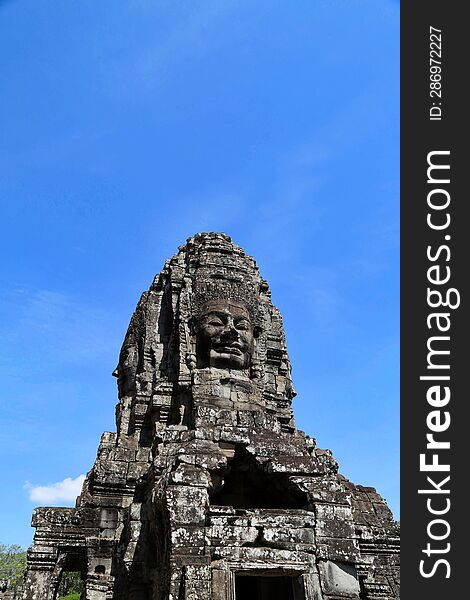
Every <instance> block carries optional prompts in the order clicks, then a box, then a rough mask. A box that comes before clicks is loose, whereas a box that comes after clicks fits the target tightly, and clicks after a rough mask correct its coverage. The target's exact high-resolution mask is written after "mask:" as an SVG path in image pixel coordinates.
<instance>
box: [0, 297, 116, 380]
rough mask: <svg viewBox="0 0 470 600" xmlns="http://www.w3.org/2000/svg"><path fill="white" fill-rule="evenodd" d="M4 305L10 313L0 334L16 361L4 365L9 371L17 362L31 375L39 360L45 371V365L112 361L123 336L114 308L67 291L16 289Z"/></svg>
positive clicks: (11, 372) (10, 356) (4, 299)
mask: <svg viewBox="0 0 470 600" xmlns="http://www.w3.org/2000/svg"><path fill="white" fill-rule="evenodd" d="M0 304H1V305H2V306H1V307H0V310H1V311H2V312H4V314H5V316H6V318H5V321H4V325H3V326H2V327H1V328H0V334H1V336H2V338H3V339H4V340H5V341H6V343H7V345H8V347H9V354H8V356H7V357H6V358H7V359H12V361H13V364H12V365H4V367H7V370H8V372H9V373H10V374H11V375H14V371H15V367H16V369H19V370H20V371H21V372H22V373H23V375H24V374H25V373H29V374H32V373H33V372H34V371H35V368H36V365H38V364H41V370H42V372H44V367H45V365H55V368H57V367H58V366H59V365H81V364H89V363H90V361H93V360H100V359H103V358H105V359H106V360H108V359H109V361H110V363H111V362H113V356H114V355H115V354H116V353H117V351H118V348H119V339H118V337H117V334H116V335H114V332H115V331H116V328H115V327H114V318H115V314H114V313H113V312H112V310H111V309H109V308H108V309H107V310H104V308H102V307H100V306H96V305H93V304H90V303H89V302H87V301H85V300H83V299H81V298H77V297H74V296H72V295H70V294H66V293H63V292H59V291H53V290H31V289H16V290H12V291H11V292H8V293H7V294H5V295H4V296H3V297H2V298H0ZM4 362H5V359H4ZM6 362H8V360H7V361H6ZM10 367H11V368H12V369H11V368H10ZM25 367H27V370H25Z"/></svg>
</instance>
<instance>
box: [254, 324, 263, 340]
mask: <svg viewBox="0 0 470 600" xmlns="http://www.w3.org/2000/svg"><path fill="white" fill-rule="evenodd" d="M262 331H263V330H262V329H261V327H260V326H259V325H255V326H254V327H253V337H254V338H255V340H256V339H258V338H259V336H260V335H261V333H262Z"/></svg>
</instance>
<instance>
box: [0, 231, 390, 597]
mask: <svg viewBox="0 0 470 600" xmlns="http://www.w3.org/2000/svg"><path fill="white" fill-rule="evenodd" d="M208 298H209V299H221V298H222V299H231V300H236V301H237V302H241V303H244V306H246V307H247V311H249V314H250V318H252V319H253V323H254V324H255V325H256V327H257V328H258V330H257V333H258V337H257V338H256V344H255V345H254V349H253V354H252V356H251V359H250V364H249V365H247V366H246V368H243V369H238V368H234V369H232V368H215V367H214V366H206V367H201V366H200V363H201V360H200V358H201V357H200V355H198V353H200V348H198V344H197V339H196V334H195V326H194V324H195V319H196V316H197V315H198V314H199V313H198V311H199V308H200V307H201V306H202V304H203V302H207V299H208ZM233 347H234V348H235V345H234V346H233ZM115 374H116V375H117V377H118V390H119V403H118V405H117V409H116V432H114V433H110V432H106V433H104V434H103V436H102V438H101V442H100V445H99V448H98V454H97V458H96V461H95V464H94V466H93V467H92V469H91V470H90V472H89V473H88V475H87V477H86V479H85V482H84V484H83V490H82V493H81V495H80V496H79V498H78V499H77V505H76V508H50V507H49V508H47V507H46V508H38V509H36V510H35V511H34V513H33V526H34V527H35V528H36V533H35V538H34V545H33V546H32V547H31V548H30V549H29V551H28V570H27V576H26V580H25V584H24V586H23V589H22V592H21V598H23V600H52V598H54V597H55V594H56V591H57V588H58V585H59V581H60V577H61V573H62V572H63V571H79V572H80V573H81V574H82V577H83V580H84V584H85V587H86V592H85V597H86V600H105V599H106V600H111V599H114V600H124V599H126V600H127V599H128V598H132V600H170V599H172V600H174V599H176V598H179V599H183V598H184V599H187V600H217V599H220V600H234V599H235V592H237V593H238V592H239V590H240V589H248V588H250V585H251V586H258V588H257V589H259V590H265V591H264V592H262V591H261V592H259V593H260V594H261V596H260V600H267V598H268V597H269V600H276V598H278V597H279V596H276V595H275V594H276V593H281V592H280V591H279V590H284V591H283V592H282V594H284V597H283V600H284V598H285V599H286V600H289V598H291V599H292V600H293V599H294V597H295V599H296V600H297V599H298V598H305V599H309V600H339V599H343V598H345V599H346V598H349V599H356V600H359V598H360V599H361V600H375V599H376V598H377V597H380V598H388V599H394V598H398V597H399V587H398V586H399V571H398V568H399V529H398V527H397V524H396V523H395V522H394V521H393V516H392V514H391V512H390V510H389V509H388V507H387V505H386V503H385V501H384V500H383V499H382V497H381V496H380V495H379V494H377V492H376V491H375V490H374V489H373V488H369V487H364V486H359V485H354V484H353V483H351V482H350V481H348V480H347V479H346V478H345V477H343V476H342V475H340V474H338V464H337V462H336V460H335V459H334V457H333V455H332V453H331V452H330V451H329V450H322V449H319V448H317V447H316V443H315V440H314V439H313V438H310V437H309V436H306V435H305V434H304V433H303V432H301V431H299V430H298V429H297V428H296V426H295V422H294V418H293V413H292V398H293V397H294V395H295V392H294V389H293V386H292V380H291V366H290V361H289V356H288V353H287V347H286V341H285V335H284V329H283V325H282V319H281V315H280V313H279V310H278V309H277V308H276V307H275V306H274V305H273V303H272V300H271V294H270V291H269V286H268V284H267V282H266V281H265V280H264V279H263V278H262V277H261V275H260V273H259V270H258V267H257V265H256V262H255V261H254V259H253V258H252V257H250V256H247V255H246V254H245V252H244V251H243V249H242V248H240V247H239V246H237V245H235V244H234V243H233V242H232V240H231V238H230V237H229V236H228V235H226V234H224V233H216V232H207V233H200V234H196V235H194V236H192V237H190V238H188V240H187V242H186V244H185V245H183V246H180V248H179V251H178V253H177V254H176V255H175V256H173V257H172V258H170V259H169V260H167V261H166V263H165V266H164V268H163V269H162V271H161V272H160V273H159V274H158V275H157V276H156V277H155V279H154V281H153V283H152V285H151V286H150V288H149V290H148V291H146V292H144V294H143V295H142V297H141V299H140V301H139V303H138V305H137V308H136V311H135V313H134V315H133V316H132V319H131V322H130V324H129V328H128V330H127V333H126V337H125V340H124V343H123V346H122V349H121V353H120V358H119V364H118V367H117V369H116V372H115ZM246 575H250V577H249V578H247V577H245V578H243V576H246ZM240 578H241V579H243V581H241V580H240ZM275 578H277V579H275ZM276 582H277V583H278V585H277V586H276V585H275V584H276ZM247 586H248V587H247ZM250 589H254V588H250ZM237 590H238V591H237ZM276 590H277V591H276ZM289 590H290V591H289ZM240 593H241V592H240ZM247 593H248V592H247ZM257 593H258V592H257ZM263 594H264V595H263ZM238 595H240V594H238ZM0 598H2V600H6V598H7V596H6V595H5V593H0ZM8 598H9V600H13V599H12V598H11V596H10V597H8Z"/></svg>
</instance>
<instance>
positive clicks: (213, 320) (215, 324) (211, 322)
mask: <svg viewBox="0 0 470 600" xmlns="http://www.w3.org/2000/svg"><path fill="white" fill-rule="evenodd" d="M207 324H208V325H212V326H213V327H221V326H222V325H223V323H222V321H221V320H220V319H218V318H217V317H211V318H210V319H209V320H208V321H207Z"/></svg>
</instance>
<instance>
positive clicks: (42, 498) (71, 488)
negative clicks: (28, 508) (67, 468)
mask: <svg viewBox="0 0 470 600" xmlns="http://www.w3.org/2000/svg"><path fill="white" fill-rule="evenodd" d="M84 481H85V475H79V476H78V477H76V478H75V479H72V478H71V477H66V478H65V479H64V480H63V481H58V482H57V483H51V484H49V485H34V486H33V485H31V484H30V483H26V484H25V486H24V487H25V489H27V490H28V493H29V499H30V500H31V502H39V503H41V504H47V505H53V504H57V503H58V502H71V501H75V498H76V497H77V496H78V495H79V494H80V492H81V491H82V485H83V482H84Z"/></svg>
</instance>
